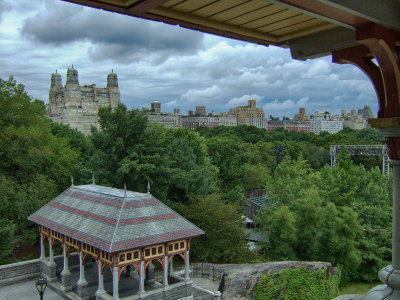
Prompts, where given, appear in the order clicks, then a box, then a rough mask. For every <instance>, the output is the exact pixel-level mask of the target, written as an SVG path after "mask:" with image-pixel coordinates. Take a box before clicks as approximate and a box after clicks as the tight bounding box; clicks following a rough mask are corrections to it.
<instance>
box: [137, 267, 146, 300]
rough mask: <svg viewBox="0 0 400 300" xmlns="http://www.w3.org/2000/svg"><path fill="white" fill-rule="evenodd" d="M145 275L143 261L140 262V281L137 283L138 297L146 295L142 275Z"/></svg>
mask: <svg viewBox="0 0 400 300" xmlns="http://www.w3.org/2000/svg"><path fill="white" fill-rule="evenodd" d="M145 276H146V274H145V271H144V261H141V262H140V283H139V297H140V298H144V297H146V291H145V290H144V277H145Z"/></svg>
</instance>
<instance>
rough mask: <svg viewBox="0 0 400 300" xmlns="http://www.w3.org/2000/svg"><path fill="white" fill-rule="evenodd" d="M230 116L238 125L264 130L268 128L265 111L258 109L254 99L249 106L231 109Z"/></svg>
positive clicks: (249, 102)
mask: <svg viewBox="0 0 400 300" xmlns="http://www.w3.org/2000/svg"><path fill="white" fill-rule="evenodd" d="M228 116H233V117H235V118H236V120H237V124H238V125H253V126H256V127H257V128H264V129H267V127H268V120H266V119H265V113H264V110H263V109H262V108H258V107H257V105H256V100H254V99H252V100H249V101H248V105H247V106H238V107H235V108H231V109H230V110H229V112H228Z"/></svg>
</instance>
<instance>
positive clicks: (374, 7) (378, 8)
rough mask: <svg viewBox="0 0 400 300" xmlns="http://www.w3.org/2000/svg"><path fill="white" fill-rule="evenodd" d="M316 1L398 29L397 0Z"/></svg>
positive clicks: (399, 26)
mask: <svg viewBox="0 0 400 300" xmlns="http://www.w3.org/2000/svg"><path fill="white" fill-rule="evenodd" d="M318 2H321V3H324V4H327V5H329V6H331V7H334V8H338V9H341V10H343V11H346V12H348V13H351V14H353V15H355V16H359V17H361V18H364V19H367V20H369V21H370V22H373V23H377V24H380V25H383V26H386V27H388V28H391V29H395V30H398V31H400V1H398V0H378V1H377V0H318Z"/></svg>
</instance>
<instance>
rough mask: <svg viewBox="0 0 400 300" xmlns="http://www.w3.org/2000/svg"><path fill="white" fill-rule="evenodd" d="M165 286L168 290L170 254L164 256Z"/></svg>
mask: <svg viewBox="0 0 400 300" xmlns="http://www.w3.org/2000/svg"><path fill="white" fill-rule="evenodd" d="M163 275H164V276H163V288H164V291H166V290H168V256H167V255H165V256H164V274H163Z"/></svg>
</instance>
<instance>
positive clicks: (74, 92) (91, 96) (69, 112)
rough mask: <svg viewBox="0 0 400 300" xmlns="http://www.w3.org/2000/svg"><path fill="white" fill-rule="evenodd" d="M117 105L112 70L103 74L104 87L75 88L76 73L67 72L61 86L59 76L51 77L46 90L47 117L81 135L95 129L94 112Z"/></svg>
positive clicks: (116, 88)
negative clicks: (47, 90) (64, 81)
mask: <svg viewBox="0 0 400 300" xmlns="http://www.w3.org/2000/svg"><path fill="white" fill-rule="evenodd" d="M120 102H121V99H120V92H119V89H118V77H117V74H115V73H114V72H113V71H112V72H111V73H109V74H108V75H107V87H105V88H96V85H95V84H91V85H84V86H80V85H79V79H78V71H77V70H76V69H74V67H73V66H72V67H71V68H68V70H67V81H66V83H65V86H63V85H62V78H61V75H60V74H58V73H57V71H56V73H53V74H51V85H50V90H49V116H50V119H51V120H53V121H54V122H57V123H61V124H64V125H69V126H70V127H71V128H73V129H77V130H79V131H80V132H82V133H83V134H84V135H88V134H89V133H90V131H91V128H92V127H95V128H99V117H98V111H99V108H100V107H102V106H111V107H112V108H114V107H116V106H117V105H118V104H119V103H120Z"/></svg>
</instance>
